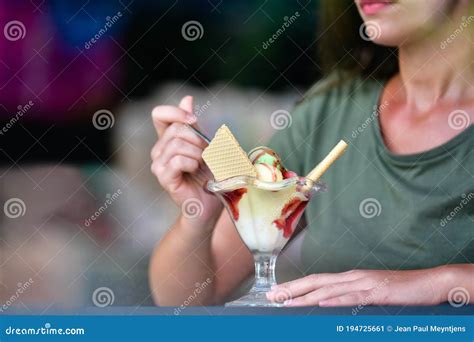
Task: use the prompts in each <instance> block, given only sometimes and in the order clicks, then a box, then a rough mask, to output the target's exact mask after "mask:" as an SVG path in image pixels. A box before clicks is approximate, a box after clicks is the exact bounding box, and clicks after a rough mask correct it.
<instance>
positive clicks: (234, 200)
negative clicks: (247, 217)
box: [223, 188, 247, 221]
mask: <svg viewBox="0 0 474 342" xmlns="http://www.w3.org/2000/svg"><path fill="white" fill-rule="evenodd" d="M246 192H247V189H245V188H242V189H237V190H234V191H230V192H226V193H225V194H223V196H224V198H225V200H226V202H227V204H228V205H229V209H230V211H231V212H232V217H233V218H234V220H235V221H238V220H239V201H240V200H241V199H242V196H243V195H244V194H245V193H246Z"/></svg>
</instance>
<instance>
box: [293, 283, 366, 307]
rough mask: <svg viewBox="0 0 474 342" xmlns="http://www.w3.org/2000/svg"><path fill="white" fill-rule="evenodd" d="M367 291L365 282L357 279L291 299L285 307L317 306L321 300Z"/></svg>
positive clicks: (327, 286) (324, 287)
mask: <svg viewBox="0 0 474 342" xmlns="http://www.w3.org/2000/svg"><path fill="white" fill-rule="evenodd" d="M367 289H368V285H367V282H365V281H363V280H361V279H359V280H353V281H346V282H341V283H335V284H330V285H326V286H323V287H320V288H318V289H317V290H314V291H312V292H309V293H307V294H305V295H303V296H299V297H292V298H291V299H290V300H289V301H287V302H286V305H287V306H306V305H319V303H320V302H321V301H323V300H326V299H329V298H333V297H338V296H342V295H345V294H348V293H352V292H356V291H365V290H367Z"/></svg>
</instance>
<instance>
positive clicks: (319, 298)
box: [268, 264, 474, 306]
mask: <svg viewBox="0 0 474 342" xmlns="http://www.w3.org/2000/svg"><path fill="white" fill-rule="evenodd" d="M282 294H286V296H287V297H289V298H288V301H287V302H286V304H287V305H288V306H305V305H319V306H358V305H362V306H365V305H437V304H440V303H443V302H447V301H449V302H450V303H451V304H452V305H465V304H467V303H473V302H474V264H458V265H445V266H439V267H434V268H429V269H422V270H410V271H385V270H383V271H380V270H353V271H349V272H344V273H322V274H312V275H309V276H307V277H304V278H301V279H297V280H294V281H290V282H288V283H285V284H281V285H278V286H277V287H275V288H274V290H272V291H271V292H269V293H268V298H269V299H271V300H272V299H274V298H276V297H280V299H281V296H282Z"/></svg>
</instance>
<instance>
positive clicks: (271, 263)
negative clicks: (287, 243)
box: [250, 252, 278, 292]
mask: <svg viewBox="0 0 474 342" xmlns="http://www.w3.org/2000/svg"><path fill="white" fill-rule="evenodd" d="M277 255H278V254H272V253H258V252H254V254H253V259H254V263H255V283H254V284H253V287H252V289H251V290H250V292H267V291H270V289H271V287H272V286H273V285H276V279H275V264H276V259H277Z"/></svg>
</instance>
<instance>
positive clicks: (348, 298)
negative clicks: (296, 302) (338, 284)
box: [319, 290, 376, 307]
mask: <svg viewBox="0 0 474 342" xmlns="http://www.w3.org/2000/svg"><path fill="white" fill-rule="evenodd" d="M375 301H376V299H375V298H374V295H373V293H372V291H371V290H364V291H356V292H351V293H346V294H344V295H341V296H337V297H333V298H329V299H325V300H323V301H320V302H319V306H324V307H330V306H358V305H371V304H373V303H374V302H375Z"/></svg>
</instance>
